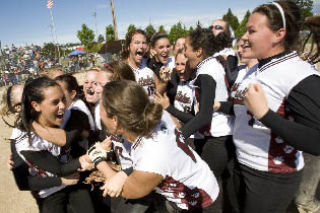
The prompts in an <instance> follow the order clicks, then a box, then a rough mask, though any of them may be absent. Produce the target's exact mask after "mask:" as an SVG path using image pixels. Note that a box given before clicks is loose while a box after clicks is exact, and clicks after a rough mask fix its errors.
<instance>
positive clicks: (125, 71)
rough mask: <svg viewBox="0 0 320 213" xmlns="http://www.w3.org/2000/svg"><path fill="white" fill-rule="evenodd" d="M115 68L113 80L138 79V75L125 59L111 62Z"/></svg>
mask: <svg viewBox="0 0 320 213" xmlns="http://www.w3.org/2000/svg"><path fill="white" fill-rule="evenodd" d="M109 65H110V66H111V67H112V68H113V75H112V77H111V81H117V80H130V81H136V77H135V75H134V73H133V71H132V69H131V67H130V66H129V65H128V64H127V63H126V62H124V61H114V62H111V63H110V64H109Z"/></svg>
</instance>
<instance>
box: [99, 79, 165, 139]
mask: <svg viewBox="0 0 320 213" xmlns="http://www.w3.org/2000/svg"><path fill="white" fill-rule="evenodd" d="M102 103H103V107H104V109H105V111H106V114H107V116H108V117H109V118H111V117H113V116H116V117H117V118H118V121H119V126H121V127H123V128H124V129H126V130H128V131H130V132H132V133H135V134H137V135H139V136H147V137H148V136H150V135H151V133H152V131H153V129H154V128H155V127H156V126H157V125H158V124H159V123H160V120H161V116H162V107H161V105H159V104H156V103H153V102H150V100H149V98H148V95H147V93H146V92H145V90H144V89H143V88H142V87H141V86H140V85H138V84H137V83H136V82H134V81H128V80H121V81H113V82H109V83H108V84H106V85H105V86H104V89H103V96H102Z"/></svg>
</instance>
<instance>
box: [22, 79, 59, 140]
mask: <svg viewBox="0 0 320 213" xmlns="http://www.w3.org/2000/svg"><path fill="white" fill-rule="evenodd" d="M54 86H57V87H60V86H59V84H58V83H57V82H55V81H54V80H52V79H50V78H48V77H40V78H36V79H34V80H32V81H30V82H28V83H26V84H25V86H24V89H23V94H22V109H21V124H20V125H19V127H20V128H21V129H22V130H25V131H27V135H28V136H29V140H31V135H30V131H31V128H30V125H31V122H32V121H35V120H36V119H37V118H38V116H39V113H38V112H36V111H35V110H34V109H33V107H32V106H31V102H32V101H36V102H37V103H40V102H42V101H43V99H44V97H43V89H45V88H48V87H54Z"/></svg>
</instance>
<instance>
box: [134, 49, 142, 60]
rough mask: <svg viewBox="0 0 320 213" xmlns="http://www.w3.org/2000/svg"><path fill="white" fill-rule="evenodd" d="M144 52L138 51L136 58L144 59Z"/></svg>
mask: <svg viewBox="0 0 320 213" xmlns="http://www.w3.org/2000/svg"><path fill="white" fill-rule="evenodd" d="M143 55H144V52H143V51H142V50H137V51H136V56H137V58H138V59H139V60H141V59H142V58H143Z"/></svg>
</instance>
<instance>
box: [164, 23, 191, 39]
mask: <svg viewBox="0 0 320 213" xmlns="http://www.w3.org/2000/svg"><path fill="white" fill-rule="evenodd" d="M186 35H188V30H186V27H185V26H182V24H181V22H180V21H179V22H178V23H177V24H175V25H173V26H172V27H171V29H170V33H169V35H168V36H169V39H170V42H171V43H174V42H175V41H176V40H177V39H178V38H180V37H183V36H186Z"/></svg>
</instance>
